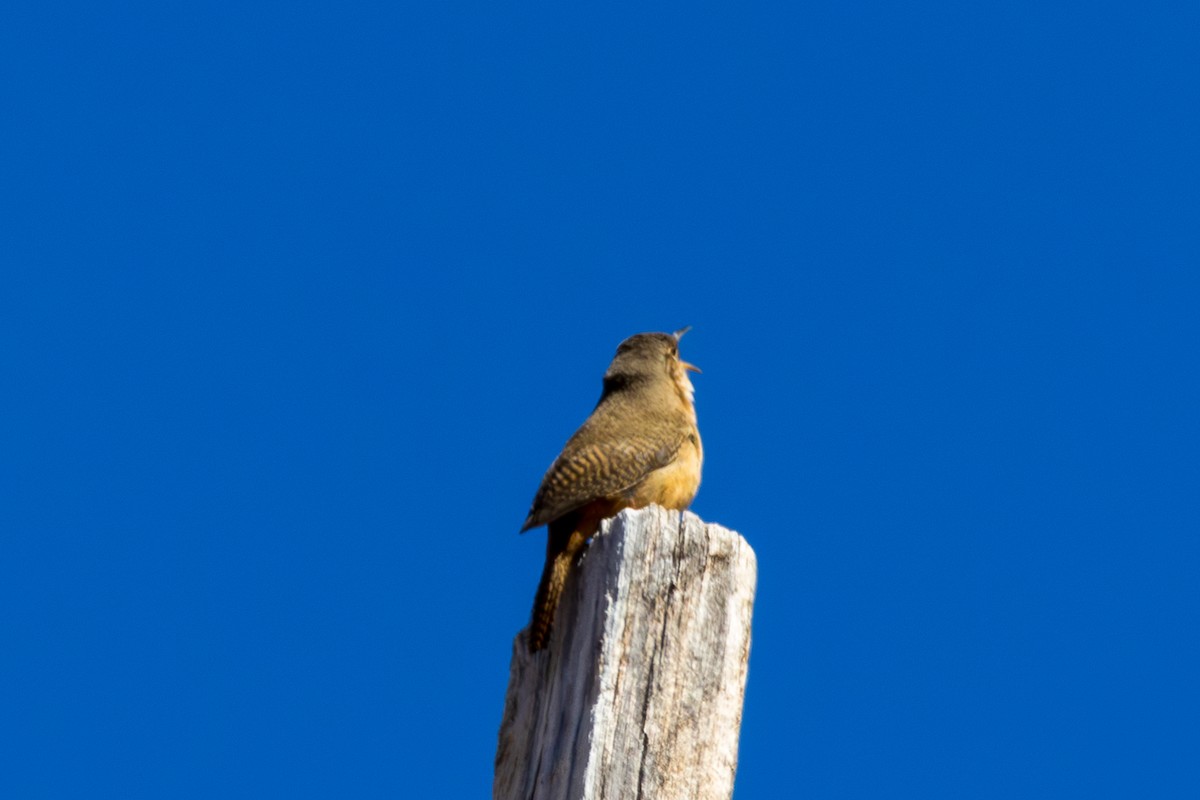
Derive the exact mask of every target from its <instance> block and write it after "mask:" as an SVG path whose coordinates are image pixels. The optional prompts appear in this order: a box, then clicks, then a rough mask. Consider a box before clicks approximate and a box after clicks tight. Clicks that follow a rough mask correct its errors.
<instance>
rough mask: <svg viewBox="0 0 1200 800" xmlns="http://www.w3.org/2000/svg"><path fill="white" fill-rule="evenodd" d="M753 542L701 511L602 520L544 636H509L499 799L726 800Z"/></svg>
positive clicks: (738, 717) (746, 646) (496, 786)
mask: <svg viewBox="0 0 1200 800" xmlns="http://www.w3.org/2000/svg"><path fill="white" fill-rule="evenodd" d="M755 575H756V573H755V558H754V551H752V550H751V549H750V546H749V545H748V544H746V541H745V540H744V539H743V538H742V537H741V536H739V535H738V534H736V533H734V532H733V531H729V530H726V529H725V528H722V527H721V526H719V525H710V524H706V523H704V522H703V521H702V520H701V519H700V518H699V517H697V516H696V515H695V514H692V513H688V512H685V513H683V514H680V513H679V512H676V511H666V510H664V509H661V508H658V507H657V506H652V507H650V508H647V509H643V510H641V511H623V512H621V514H619V515H618V516H617V517H615V518H614V519H612V520H608V521H606V522H605V523H604V524H603V526H602V527H601V530H600V533H599V534H597V535H596V537H595V539H594V540H593V541H592V543H591V545H589V546H588V548H587V550H586V551H585V553H584V556H583V559H582V562H581V563H580V564H578V565H577V566H576V569H575V571H574V573H573V574H572V575H571V578H570V579H569V580H568V584H567V590H566V592H565V594H564V595H563V599H562V603H561V606H560V607H559V609H558V614H557V617H556V619H555V623H554V630H553V633H552V634H551V639H550V644H549V646H548V647H547V649H545V650H543V651H542V652H540V653H537V654H530V653H529V650H528V647H527V644H526V636H527V635H528V631H522V632H521V633H519V634H518V635H517V638H516V640H515V641H514V642H513V657H512V666H511V670H510V674H509V681H508V693H507V695H506V697H505V701H504V720H503V722H501V724H500V743H499V747H498V748H497V751H496V774H495V780H494V782H493V786H492V796H493V798H494V800H635V798H646V799H648V800H728V798H729V797H730V796H731V794H732V792H733V776H734V772H735V770H736V769H737V744H738V728H739V727H740V725H741V721H742V696H743V693H744V691H745V686H746V667H747V662H748V659H749V655H750V612H751V606H752V604H753V601H754V584H755Z"/></svg>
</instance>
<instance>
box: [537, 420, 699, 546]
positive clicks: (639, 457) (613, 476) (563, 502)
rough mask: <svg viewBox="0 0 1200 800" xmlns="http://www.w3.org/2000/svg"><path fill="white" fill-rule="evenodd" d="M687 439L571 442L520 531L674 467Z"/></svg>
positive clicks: (549, 476) (564, 450) (683, 436)
mask: <svg viewBox="0 0 1200 800" xmlns="http://www.w3.org/2000/svg"><path fill="white" fill-rule="evenodd" d="M684 438H685V435H678V436H670V437H667V436H664V437H661V438H658V437H653V436H642V437H628V438H622V439H620V440H616V441H607V442H603V443H600V444H591V445H574V441H573V440H572V441H570V442H567V446H566V447H565V448H563V452H562V454H561V455H559V457H558V458H556V459H555V460H554V463H553V464H551V465H550V469H549V470H547V471H546V476H545V477H544V478H542V485H541V487H540V488H539V489H538V492H537V495H536V496H535V497H534V498H533V506H532V507H530V509H529V516H528V517H527V518H526V519H525V524H524V526H522V528H521V530H522V531H527V530H529V529H530V528H536V527H537V526H539V525H545V524H546V523H547V522H550V521H551V520H555V519H558V518H559V517H561V516H562V515H563V514H566V513H567V512H568V511H574V510H575V509H577V508H579V507H580V506H582V505H585V504H586V503H588V502H590V501H592V500H595V499H598V498H601V497H610V496H612V495H615V494H618V493H620V492H623V491H625V490H626V489H629V488H631V487H633V486H636V485H637V484H638V483H639V482H641V480H642V479H643V478H645V477H646V476H647V475H649V474H650V473H651V472H653V471H654V470H656V469H659V468H661V467H665V466H666V465H667V464H670V463H671V461H672V459H674V458H675V454H676V453H678V452H679V448H680V447H681V446H682V445H683V440H684Z"/></svg>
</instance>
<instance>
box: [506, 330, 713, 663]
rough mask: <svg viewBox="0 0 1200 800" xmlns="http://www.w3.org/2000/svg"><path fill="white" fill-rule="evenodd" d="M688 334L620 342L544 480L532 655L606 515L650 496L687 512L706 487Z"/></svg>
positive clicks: (535, 515) (537, 500)
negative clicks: (590, 405)
mask: <svg viewBox="0 0 1200 800" xmlns="http://www.w3.org/2000/svg"><path fill="white" fill-rule="evenodd" d="M687 331H688V328H684V329H683V330H679V331H676V332H675V333H674V334H667V333H639V334H637V335H635V336H630V337H629V338H628V339H626V340H625V341H623V342H621V344H620V346H619V347H617V353H616V355H615V356H614V357H613V360H612V363H611V364H609V366H608V371H607V372H605V373H604V390H603V392H602V393H601V394H600V401H599V402H598V403H596V408H595V409H593V411H592V413H591V416H589V417H588V418H587V420H586V421H585V422H584V423H583V425H581V426H580V427H579V430H577V431H575V434H574V435H573V436H571V438H570V439H568V440H567V444H566V445H565V446H564V447H563V450H562V452H561V453H559V455H558V458H556V459H554V463H553V464H551V465H550V469H549V470H547V471H546V475H545V477H544V478H542V485H541V486H540V487H539V488H538V491H537V495H536V496H535V497H534V498H533V505H532V506H531V507H530V509H529V516H528V517H526V519H525V525H524V526H523V527H522V528H521V531H522V532H524V531H527V530H529V529H530V528H536V527H538V526H539V525H547V526H548V527H549V537H548V539H547V541H546V566H545V568H544V570H543V571H542V580H541V583H539V584H538V589H537V595H536V596H535V598H534V601H533V617H532V620H531V622H530V626H529V627H530V629H529V649H530V650H531V651H533V652H536V651H538V650H541V649H542V648H543V647H545V646H546V642H547V641H548V639H549V635H550V628H551V626H552V625H553V624H554V611H555V609H556V608H557V606H558V600H559V597H560V596H561V595H562V591H563V586H564V585H565V584H566V580H567V575H568V574H569V572H570V569H571V565H572V564H573V563H574V562H575V559H576V558H577V557H578V556H579V554H580V552H581V551H582V550H583V547H584V545H585V544H587V541H588V539H590V538H591V537H592V536H593V535H594V534H595V533H596V531H597V530H598V529H599V527H600V521H601V520H603V519H605V518H606V517H611V516H613V515H614V514H616V513H617V512H618V511H621V510H622V509H625V508H642V507H644V506H648V505H650V504H651V503H656V504H658V505H660V506H664V507H666V508H674V509H679V510H683V509H685V508H687V507H688V505H689V504H690V503H691V502H692V498H694V497H695V496H696V490H697V489H699V488H700V464H701V461H702V460H703V457H704V454H703V451H702V450H701V447H700V431H699V429H698V428H697V427H696V408H695V406H694V405H693V403H692V397H693V394H694V392H695V389H694V388H693V387H692V382H691V381H690V380H689V379H688V372H689V371H691V372H699V371H700V370H699V369H697V368H696V367H694V366H692V365H691V364H689V363H687V362H686V361H681V360H680V358H679V339H680V337H681V336H683V334H685V333H686V332H687Z"/></svg>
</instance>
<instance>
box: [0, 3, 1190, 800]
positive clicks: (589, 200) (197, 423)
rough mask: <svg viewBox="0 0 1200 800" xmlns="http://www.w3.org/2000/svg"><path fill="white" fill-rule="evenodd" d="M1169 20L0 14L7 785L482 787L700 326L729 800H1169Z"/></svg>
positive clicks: (1, 596)
mask: <svg viewBox="0 0 1200 800" xmlns="http://www.w3.org/2000/svg"><path fill="white" fill-rule="evenodd" d="M1198 25H1200V13H1198V12H1197V7H1196V6H1195V4H1194V3H1190V2H1189V3H1183V2H1180V3H1159V4H1151V5H1147V4H1132V3H1131V4H1128V5H1120V6H1118V5H1108V4H1104V3H1100V4H1096V3H1082V2H1070V3H1049V4H1047V3H1043V2H993V3H982V4H981V3H969V4H963V3H956V2H945V3H936V2H914V3H878V2H842V1H840V0H839V2H806V3H752V4H745V3H738V4H726V5H717V4H710V3H686V4H667V5H662V4H647V3H634V4H619V5H616V6H614V5H606V6H605V7H603V8H589V9H585V10H580V9H578V8H572V9H564V8H562V7H561V4H547V3H536V4H532V5H530V4H520V5H519V6H518V7H512V6H511V5H508V6H500V7H498V6H497V5H496V4H494V3H489V4H464V3H436V4H395V3H367V4H352V3H351V4H347V3H336V4H335V3H318V2H309V3H236V4H195V3H187V4H177V3H162V2H145V3H122V4H120V5H119V6H116V5H109V4H90V3H89V4H59V3H53V2H39V3H30V4H26V3H19V4H15V5H10V6H8V7H7V8H6V10H5V12H4V22H3V24H2V25H0V76H2V80H0V84H2V86H0V102H2V103H3V106H2V107H3V123H2V130H3V133H2V134H0V135H2V137H3V142H2V144H3V147H2V151H0V169H2V175H0V187H2V188H0V196H2V200H3V204H4V208H3V216H2V219H0V259H2V269H3V283H2V287H3V289H2V298H0V302H2V304H3V308H2V314H0V370H2V373H0V374H2V375H3V385H2V387H0V397H2V398H3V403H4V405H5V406H6V410H5V411H4V413H3V416H2V418H0V437H2V438H0V448H2V450H0V470H2V473H0V493H2V502H0V536H2V537H3V555H2V557H0V625H2V638H3V643H2V647H0V702H2V706H0V717H2V719H3V722H2V725H0V728H2V730H3V735H4V738H5V739H7V742H6V743H5V744H4V746H3V749H4V755H3V767H2V768H0V796H3V797H6V798H60V797H88V798H108V797H112V798H142V797H145V798H166V797H198V798H199V797H206V798H210V797H255V798H259V797H315V798H317V797H319V798H324V797H364V798H368V797H370V798H374V797H379V798H384V797H439V798H440V797H446V798H479V797H486V796H488V793H489V792H490V781H491V766H492V757H493V753H494V748H495V742H496V730H497V725H498V723H499V721H500V715H501V711H502V705H503V693H504V687H505V683H506V679H507V668H508V659H509V655H510V643H511V639H512V637H513V635H514V634H515V633H516V632H517V630H518V629H519V628H521V627H522V626H523V625H524V624H525V622H526V619H527V614H528V610H529V604H530V601H531V599H532V595H533V590H534V587H535V584H536V580H537V576H538V572H539V570H540V567H541V558H542V551H543V546H544V545H543V542H544V533H543V532H542V531H537V532H534V533H532V534H528V535H526V536H523V537H522V536H518V535H517V529H518V527H519V526H520V523H521V521H522V519H523V517H524V514H525V511H526V510H527V508H528V504H529V501H530V499H531V497H532V494H533V492H534V490H535V488H536V487H537V484H538V481H539V479H540V478H541V475H542V472H543V470H544V469H545V468H546V466H547V465H548V464H549V462H550V460H551V459H552V458H553V456H554V455H555V454H556V453H557V451H558V448H559V447H560V445H561V444H562V442H563V441H564V440H565V438H566V437H567V436H568V435H569V434H570V433H571V432H572V431H573V430H574V428H575V426H576V425H577V424H578V423H579V422H581V421H582V420H583V418H584V417H585V416H586V414H587V413H588V412H589V411H590V409H591V406H592V404H593V403H594V401H595V399H596V397H597V396H598V394H599V390H600V376H601V374H602V372H603V370H604V368H605V366H606V364H607V362H608V359H609V358H610V356H611V354H612V352H613V350H614V349H615V347H616V345H617V343H618V342H619V341H620V340H621V339H622V338H624V337H625V336H627V335H629V334H632V333H635V332H638V331H645V330H672V329H674V328H678V327H681V326H683V325H692V326H694V331H693V332H692V333H691V334H689V335H688V337H687V339H685V340H684V355H685V357H686V358H688V359H689V360H691V361H694V362H695V363H697V364H699V365H700V366H701V367H703V369H704V374H703V375H702V376H699V377H698V378H697V379H696V384H697V390H698V391H697V401H698V406H699V412H700V421H701V429H702V432H703V435H704V441H705V449H706V454H707V462H706V469H705V479H704V484H703V486H702V488H701V491H700V495H699V497H698V498H697V500H696V503H695V505H694V507H693V508H694V510H695V511H696V512H697V513H699V514H700V515H701V516H702V517H704V518H705V519H707V520H710V521H714V522H720V523H722V524H724V525H726V526H729V527H732V528H735V529H737V530H739V531H741V532H742V533H744V534H745V536H746V537H747V538H748V539H749V541H750V542H751V543H752V545H753V546H754V548H755V550H756V551H757V553H758V558H759V566H760V575H759V584H760V591H759V595H758V601H757V606H756V609H755V627H754V646H753V654H752V659H751V669H750V681H749V689H748V695H747V700H746V707H745V722H744V727H743V731H742V747H741V756H742V759H741V767H740V771H739V775H738V782H737V790H736V794H737V797H738V798H739V800H755V799H756V798H770V799H771V800H775V799H777V798H787V797H804V798H841V797H846V798H849V797H866V798H879V797H947V798H963V797H1006V798H1011V797H1088V798H1094V797H1101V796H1109V797H1196V796H1198V791H1200V790H1198V786H1200V759H1198V757H1197V752H1198V750H1200V735H1198V732H1197V725H1198V723H1197V719H1198V718H1200V704H1198V702H1197V684H1196V681H1197V674H1198V671H1200V665H1198V660H1197V651H1198V649H1200V623H1198V617H1200V615H1198V613H1197V612H1198V608H1200V601H1198V595H1197V592H1198V590H1197V574H1198V570H1200V563H1198V557H1197V531H1198V530H1200V523H1198V518H1200V513H1198V511H1200V508H1198V506H1200V503H1198V500H1197V490H1198V488H1200V469H1198V466H1197V453H1198V447H1197V445H1198V438H1200V436H1198V434H1200V430H1198V428H1200V425H1198V415H1197V403H1198V402H1200V392H1198V391H1197V385H1198V383H1200V381H1198V380H1197V379H1198V375H1197V371H1198V358H1197V344H1198V338H1197V335H1196V334H1197V326H1196V315H1197V292H1196V289H1197V276H1196V270H1197V267H1198V265H1200V237H1198V234H1197V231H1198V223H1200V170H1198V163H1200V157H1198V152H1200V151H1198V148H1200V126H1198V124H1197V109H1198V108H1200V55H1198V53H1200V50H1198V48H1197V30H1198V29H1200V28H1198Z"/></svg>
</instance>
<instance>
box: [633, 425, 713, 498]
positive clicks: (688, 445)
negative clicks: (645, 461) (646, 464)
mask: <svg viewBox="0 0 1200 800" xmlns="http://www.w3.org/2000/svg"><path fill="white" fill-rule="evenodd" d="M703 461H704V452H703V449H702V447H701V445H700V433H699V432H698V431H695V430H694V429H693V433H692V436H690V437H689V438H688V439H687V441H685V442H684V443H683V446H682V447H680V448H679V452H678V453H677V454H676V455H675V459H674V460H673V461H672V462H671V463H670V464H667V465H666V466H665V467H660V468H659V469H656V470H654V471H653V472H651V473H650V474H649V475H647V476H646V477H645V479H643V480H642V481H641V482H640V483H638V484H637V485H636V486H634V487H633V488H632V489H631V490H630V492H629V495H628V496H627V502H628V503H629V507H630V508H645V507H646V506H648V505H651V504H656V505H660V506H663V507H664V508H674V509H678V510H680V511H682V510H683V509H685V508H687V507H688V506H689V505H691V503H692V500H693V499H694V498H695V497H696V492H697V491H699V489H700V468H701V465H702V464H703Z"/></svg>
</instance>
